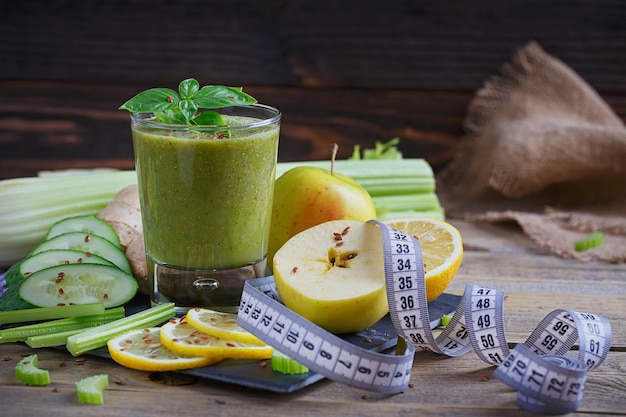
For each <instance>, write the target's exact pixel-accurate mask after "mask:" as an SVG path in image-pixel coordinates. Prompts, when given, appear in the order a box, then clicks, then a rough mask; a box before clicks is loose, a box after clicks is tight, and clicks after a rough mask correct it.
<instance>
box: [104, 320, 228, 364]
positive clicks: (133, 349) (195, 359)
mask: <svg viewBox="0 0 626 417" xmlns="http://www.w3.org/2000/svg"><path fill="white" fill-rule="evenodd" d="M160 333H161V329H160V328H159V327H150V328H147V329H138V330H131V331H129V332H126V333H123V334H121V335H119V336H117V337H114V338H113V339H110V340H109V341H108V342H107V347H108V349H109V354H110V355H111V358H112V359H113V360H114V361H115V362H117V363H119V364H120V365H123V366H126V367H127V368H132V369H138V370H140V371H154V372H156V371H176V370H181V369H191V368H198V367H201V366H207V365H211V364H213V363H215V362H217V361H216V360H214V358H210V357H202V356H193V355H182V354H179V353H175V352H172V351H171V350H169V349H168V348H166V347H165V346H163V344H162V343H161V336H160Z"/></svg>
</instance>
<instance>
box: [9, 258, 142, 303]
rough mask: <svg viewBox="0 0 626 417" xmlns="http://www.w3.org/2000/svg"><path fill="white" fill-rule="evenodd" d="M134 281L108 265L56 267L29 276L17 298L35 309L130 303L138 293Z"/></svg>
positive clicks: (128, 275) (126, 274)
mask: <svg viewBox="0 0 626 417" xmlns="http://www.w3.org/2000/svg"><path fill="white" fill-rule="evenodd" d="M137 289H138V284H137V281H136V280H135V278H134V277H133V276H132V275H130V274H128V273H126V272H124V271H122V270H121V269H119V268H117V267H115V266H110V265H98V264H91V265H83V264H69V265H57V266H52V267H50V268H45V269H42V270H39V271H37V272H35V273H33V274H31V275H29V276H28V278H26V279H25V280H24V282H22V285H20V287H19V295H20V297H21V298H22V299H23V300H24V301H27V302H29V303H31V304H33V305H35V306H38V307H54V306H58V305H69V304H89V303H97V302H101V303H103V304H104V307H105V308H111V307H116V306H119V305H122V304H124V303H126V302H128V301H130V300H131V299H132V298H133V297H134V296H135V294H137Z"/></svg>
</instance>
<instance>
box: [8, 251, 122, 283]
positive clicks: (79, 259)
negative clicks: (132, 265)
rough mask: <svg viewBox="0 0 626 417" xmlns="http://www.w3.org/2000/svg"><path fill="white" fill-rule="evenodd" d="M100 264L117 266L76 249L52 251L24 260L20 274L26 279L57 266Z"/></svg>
mask: <svg viewBox="0 0 626 417" xmlns="http://www.w3.org/2000/svg"><path fill="white" fill-rule="evenodd" d="M68 264H100V265H112V266H116V265H115V264H114V263H113V262H111V261H109V260H108V259H105V258H103V257H101V256H99V255H96V254H94V253H89V252H81V251H78V250H74V249H50V250H45V251H43V252H39V253H36V254H34V255H32V256H29V257H28V258H26V259H24V260H23V261H22V263H21V264H20V273H21V274H22V277H24V278H26V277H28V276H29V275H30V274H32V273H34V272H37V271H39V270H42V269H45V268H49V267H51V266H56V265H68Z"/></svg>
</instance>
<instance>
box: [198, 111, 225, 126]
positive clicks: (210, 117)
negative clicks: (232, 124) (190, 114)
mask: <svg viewBox="0 0 626 417" xmlns="http://www.w3.org/2000/svg"><path fill="white" fill-rule="evenodd" d="M191 122H192V123H193V124H196V125H203V126H226V122H224V119H222V116H221V115H220V114H219V113H217V112H214V111H210V110H208V111H205V112H202V113H200V114H199V115H197V116H196V117H194V118H193V119H191Z"/></svg>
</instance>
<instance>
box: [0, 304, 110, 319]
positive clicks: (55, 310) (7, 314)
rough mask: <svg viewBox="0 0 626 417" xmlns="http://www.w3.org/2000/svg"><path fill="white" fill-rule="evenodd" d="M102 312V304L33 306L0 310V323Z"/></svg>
mask: <svg viewBox="0 0 626 417" xmlns="http://www.w3.org/2000/svg"><path fill="white" fill-rule="evenodd" d="M102 313H104V304H102V303H90V304H76V305H64V306H57V307H35V308H27V309H24V310H11V311H0V323H1V324H8V323H22V322H27V321H44V320H53V319H60V318H66V317H78V316H89V315H92V314H102Z"/></svg>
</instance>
